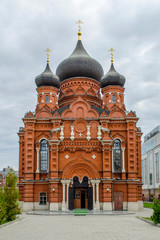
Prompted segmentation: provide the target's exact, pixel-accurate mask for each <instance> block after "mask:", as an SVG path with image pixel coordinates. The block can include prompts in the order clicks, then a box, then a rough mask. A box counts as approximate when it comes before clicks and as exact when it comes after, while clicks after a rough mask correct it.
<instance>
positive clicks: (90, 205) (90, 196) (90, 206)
mask: <svg viewBox="0 0 160 240" xmlns="http://www.w3.org/2000/svg"><path fill="white" fill-rule="evenodd" d="M88 209H89V210H92V209H93V188H92V187H89V188H88Z"/></svg>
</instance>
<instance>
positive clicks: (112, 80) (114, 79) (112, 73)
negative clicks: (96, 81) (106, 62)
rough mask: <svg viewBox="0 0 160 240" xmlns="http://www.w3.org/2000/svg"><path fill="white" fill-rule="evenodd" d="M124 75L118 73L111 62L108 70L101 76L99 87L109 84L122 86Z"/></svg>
mask: <svg viewBox="0 0 160 240" xmlns="http://www.w3.org/2000/svg"><path fill="white" fill-rule="evenodd" d="M125 81H126V80H125V77H124V76H123V75H121V74H119V73H118V72H117V71H116V70H115V68H114V66H113V63H112V64H111V68H110V70H109V71H108V72H107V73H106V74H105V75H104V76H103V77H102V78H101V82H100V83H101V88H104V87H107V86H109V85H118V86H121V87H123V86H124V84H125Z"/></svg>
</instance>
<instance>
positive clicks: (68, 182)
mask: <svg viewBox="0 0 160 240" xmlns="http://www.w3.org/2000/svg"><path fill="white" fill-rule="evenodd" d="M70 182H71V181H70V180H67V209H69V205H68V192H69V191H68V190H69V184H70Z"/></svg>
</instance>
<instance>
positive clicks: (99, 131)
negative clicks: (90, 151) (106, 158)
mask: <svg viewBox="0 0 160 240" xmlns="http://www.w3.org/2000/svg"><path fill="white" fill-rule="evenodd" d="M97 127H98V133H97V139H98V140H99V141H100V140H101V138H102V135H101V125H98V126H97Z"/></svg>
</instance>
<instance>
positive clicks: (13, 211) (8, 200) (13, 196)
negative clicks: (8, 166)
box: [4, 170, 21, 221]
mask: <svg viewBox="0 0 160 240" xmlns="http://www.w3.org/2000/svg"><path fill="white" fill-rule="evenodd" d="M17 180H18V178H17V177H16V175H15V173H14V172H13V170H11V171H10V172H9V173H8V175H7V177H6V186H5V187H4V201H5V211H6V221H12V220H15V219H16V215H17V214H20V213H21V210H20V207H19V203H18V202H17V200H18V199H19V191H18V189H17Z"/></svg>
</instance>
